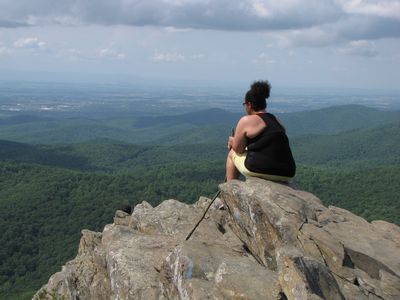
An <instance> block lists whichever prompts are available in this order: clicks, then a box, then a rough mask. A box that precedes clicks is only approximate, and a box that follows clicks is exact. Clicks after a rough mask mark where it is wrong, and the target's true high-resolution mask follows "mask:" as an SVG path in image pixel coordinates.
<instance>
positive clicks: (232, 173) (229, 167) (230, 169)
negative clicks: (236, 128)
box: [226, 149, 239, 181]
mask: <svg viewBox="0 0 400 300" xmlns="http://www.w3.org/2000/svg"><path fill="white" fill-rule="evenodd" d="M233 154H234V151H233V150H232V149H231V150H230V151H229V153H228V157H227V158H226V181H229V180H232V179H238V178H239V171H238V170H237V169H236V167H235V164H234V163H233V159H232V155H233Z"/></svg>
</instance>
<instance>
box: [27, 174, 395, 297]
mask: <svg viewBox="0 0 400 300" xmlns="http://www.w3.org/2000/svg"><path fill="white" fill-rule="evenodd" d="M220 189H221V194H220V198H217V200H216V201H215V202H214V204H213V205H212V206H211V209H210V211H209V212H208V214H207V216H206V218H205V219H204V220H203V221H202V222H201V223H200V225H199V227H198V228H197V229H196V231H195V232H194V234H193V235H192V237H191V238H190V240H189V241H185V237H186V236H187V234H188V233H189V232H190V231H191V229H192V228H193V226H194V225H195V224H196V223H197V221H198V220H199V219H200V218H201V216H202V215H203V212H204V210H205V208H206V207H207V206H208V204H209V203H210V201H211V200H210V199H207V198H204V197H200V199H199V201H198V202H196V203H195V204H193V205H189V204H184V203H181V202H179V201H176V200H166V201H164V202H162V203H161V204H160V205H158V206H157V207H152V206H151V205H150V204H148V203H147V202H142V203H141V204H139V205H137V206H136V207H135V209H134V211H133V213H132V214H131V215H129V214H127V213H124V212H122V211H117V212H116V214H115V217H114V223H113V224H109V225H106V226H105V228H104V230H103V232H102V233H99V232H92V231H88V230H83V231H82V238H81V242H80V245H79V251H78V254H77V256H76V258H75V259H73V260H72V261H69V262H67V263H66V265H65V266H63V268H62V270H61V271H60V272H58V273H56V274H54V275H52V276H51V277H50V279H49V281H48V283H47V284H46V285H45V286H43V287H42V288H41V289H40V290H39V291H38V292H37V293H36V295H35V296H34V298H35V299H53V298H54V295H55V294H58V296H59V298H60V299H144V300H147V299H276V300H279V299H282V300H284V299H299V300H300V299H354V300H355V299H390V300H394V299H400V228H399V227H398V226H396V225H394V224H391V223H387V222H384V221H373V222H371V223H369V222H367V221H365V220H364V219H362V218H360V217H358V216H356V215H354V214H352V213H350V212H348V211H346V210H343V209H340V208H337V207H329V208H327V207H325V206H323V205H322V203H321V201H320V200H319V199H318V198H317V197H315V196H314V195H312V194H310V193H307V192H305V191H299V190H295V189H293V188H291V187H290V186H287V185H282V184H278V183H274V182H270V181H266V180H262V179H257V178H251V179H248V180H247V181H246V182H241V181H236V180H234V181H231V182H229V183H224V184H222V185H220ZM222 204H223V205H222ZM222 206H223V207H222ZM221 208H222V209H221Z"/></svg>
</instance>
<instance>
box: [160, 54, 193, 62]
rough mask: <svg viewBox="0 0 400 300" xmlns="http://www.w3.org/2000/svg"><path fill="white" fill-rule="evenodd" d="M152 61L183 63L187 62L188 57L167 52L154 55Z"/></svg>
mask: <svg viewBox="0 0 400 300" xmlns="http://www.w3.org/2000/svg"><path fill="white" fill-rule="evenodd" d="M152 60H154V61H159V62H181V61H185V60H186V57H185V56H184V55H183V54H180V53H177V52H167V53H156V54H154V55H153V57H152Z"/></svg>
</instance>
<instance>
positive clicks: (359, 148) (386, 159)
mask: <svg viewBox="0 0 400 300" xmlns="http://www.w3.org/2000/svg"><path fill="white" fill-rule="evenodd" d="M291 143H292V146H293V151H294V154H295V157H296V160H297V161H299V162H301V163H302V164H307V165H325V166H341V167H346V168H373V167H381V166H384V165H392V164H400V121H397V122H394V123H391V124H387V125H383V126H379V127H376V128H369V129H358V130H352V131H349V132H343V133H340V134H334V135H313V136H301V137H295V138H293V139H292V140H291Z"/></svg>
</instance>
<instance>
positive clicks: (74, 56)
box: [58, 48, 87, 61]
mask: <svg viewBox="0 0 400 300" xmlns="http://www.w3.org/2000/svg"><path fill="white" fill-rule="evenodd" d="M58 56H59V57H64V58H66V59H68V60H71V61H76V60H79V59H87V57H85V56H84V55H83V53H82V51H80V50H78V49H76V48H69V49H60V50H59V52H58Z"/></svg>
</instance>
